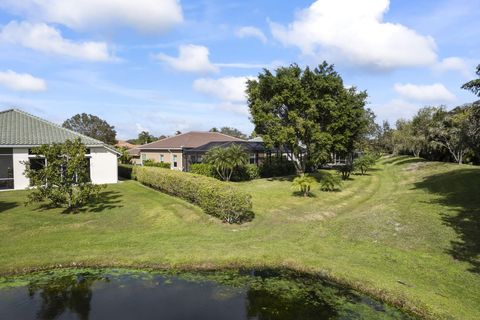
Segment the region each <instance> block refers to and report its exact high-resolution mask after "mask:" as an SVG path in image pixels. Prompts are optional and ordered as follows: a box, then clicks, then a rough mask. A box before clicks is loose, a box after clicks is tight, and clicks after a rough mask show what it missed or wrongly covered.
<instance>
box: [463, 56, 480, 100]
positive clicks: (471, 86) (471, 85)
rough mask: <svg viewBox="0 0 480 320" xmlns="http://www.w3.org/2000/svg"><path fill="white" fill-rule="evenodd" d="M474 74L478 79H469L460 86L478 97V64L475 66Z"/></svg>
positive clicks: (479, 70)
mask: <svg viewBox="0 0 480 320" xmlns="http://www.w3.org/2000/svg"><path fill="white" fill-rule="evenodd" d="M476 74H477V76H478V79H474V80H471V81H469V82H467V83H465V84H464V85H463V86H462V89H466V90H470V91H472V92H473V93H474V94H476V95H477V96H479V97H480V64H479V65H478V66H477V71H476Z"/></svg>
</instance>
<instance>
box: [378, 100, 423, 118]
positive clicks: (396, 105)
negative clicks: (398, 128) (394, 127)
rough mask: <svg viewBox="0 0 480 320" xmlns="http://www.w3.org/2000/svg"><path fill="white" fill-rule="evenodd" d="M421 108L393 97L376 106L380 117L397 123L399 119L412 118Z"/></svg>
mask: <svg viewBox="0 0 480 320" xmlns="http://www.w3.org/2000/svg"><path fill="white" fill-rule="evenodd" d="M419 109H420V107H419V106H417V105H415V104H412V103H410V102H407V101H404V100H402V99H393V100H391V101H389V102H387V103H386V104H385V105H383V106H381V107H377V108H375V110H374V111H375V114H376V115H377V116H378V118H379V119H382V120H388V121H389V122H390V124H395V121H396V120H397V119H400V118H403V119H410V118H411V117H412V116H413V115H414V114H415V113H417V111H418V110H419Z"/></svg>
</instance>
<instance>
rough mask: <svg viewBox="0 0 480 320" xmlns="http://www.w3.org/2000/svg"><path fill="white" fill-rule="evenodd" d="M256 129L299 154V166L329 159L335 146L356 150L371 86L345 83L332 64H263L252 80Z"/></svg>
mask: <svg viewBox="0 0 480 320" xmlns="http://www.w3.org/2000/svg"><path fill="white" fill-rule="evenodd" d="M247 96H248V105H249V108H250V113H251V115H252V121H253V123H254V125H255V132H256V133H257V134H259V135H261V136H262V138H263V139H264V142H265V144H266V145H267V147H276V148H279V149H280V150H282V152H283V153H286V154H287V155H288V158H289V159H290V160H293V159H297V160H298V161H295V162H294V163H295V165H296V166H297V170H298V171H299V172H305V171H306V170H310V169H311V168H312V167H316V166H318V165H320V164H323V163H326V162H327V161H328V160H329V159H330V154H331V153H332V152H336V153H348V152H351V151H353V149H354V146H355V142H356V141H357V140H358V139H359V137H360V136H361V135H362V132H363V131H364V127H365V126H366V125H367V124H366V123H365V117H364V114H365V109H364V106H365V101H366V98H367V94H366V92H358V91H357V89H356V88H354V87H351V88H349V89H346V88H345V85H344V83H343V80H342V78H341V77H340V75H339V74H338V73H337V72H336V71H335V70H334V67H333V66H332V65H329V64H327V63H326V62H324V63H323V64H321V65H319V66H318V67H317V68H315V69H314V70H311V69H310V68H308V67H307V68H306V69H304V70H302V69H301V68H300V67H299V66H297V65H291V66H290V67H281V68H278V69H277V70H276V71H275V74H274V73H272V72H271V71H269V70H264V71H263V72H262V73H260V74H259V76H258V80H249V81H248V82H247Z"/></svg>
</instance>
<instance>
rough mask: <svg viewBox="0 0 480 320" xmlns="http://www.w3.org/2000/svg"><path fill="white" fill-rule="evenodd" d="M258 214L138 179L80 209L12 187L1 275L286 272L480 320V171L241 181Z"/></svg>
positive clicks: (419, 166) (433, 314)
mask: <svg viewBox="0 0 480 320" xmlns="http://www.w3.org/2000/svg"><path fill="white" fill-rule="evenodd" d="M236 185H237V186H238V187H239V188H241V189H244V190H246V191H248V192H250V193H251V194H252V196H253V202H254V212H255V219H254V220H253V221H252V222H250V223H247V224H243V225H226V224H223V223H221V222H219V221H218V220H216V219H214V218H212V217H209V216H207V215H205V214H204V213H203V212H202V211H201V210H200V209H199V208H197V207H195V206H193V205H190V204H188V203H186V202H184V201H182V200H179V199H176V198H173V197H170V196H167V195H164V194H161V193H159V192H157V191H154V190H151V189H149V188H146V187H144V186H142V185H140V184H138V183H137V182H134V181H124V182H122V183H119V184H117V185H111V186H108V188H107V189H106V190H105V191H104V194H103V195H104V201H103V202H102V203H99V204H96V205H92V206H91V207H89V208H87V209H86V210H84V212H80V213H78V214H62V211H61V210H59V209H42V208H40V207H39V206H28V207H25V206H24V205H23V203H24V201H25V197H26V192H25V191H14V192H0V234H1V237H0V274H1V273H4V274H5V273H9V272H21V271H22V270H29V269H32V268H36V267H49V266H57V265H59V264H61V265H63V266H66V265H72V264H73V263H75V264H77V265H78V264H82V265H108V266H132V267H141V266H145V267H146V266H151V267H174V268H224V267H262V266H264V267H274V268H283V267H285V268H292V269H297V270H300V271H304V272H314V273H321V274H323V275H325V276H327V277H329V278H331V279H334V280H337V281H338V282H340V283H343V284H347V285H350V286H352V287H355V288H357V289H359V290H362V291H364V292H366V293H370V294H372V295H374V296H376V297H379V298H382V299H385V300H387V301H389V302H391V303H395V304H396V305H403V307H404V308H406V309H408V310H410V311H413V312H416V313H417V314H419V315H422V316H424V317H430V318H445V319H479V318H480V259H479V253H480V168H478V167H472V166H467V165H463V166H459V165H455V164H446V163H434V162H422V161H421V160H420V159H413V158H408V157H392V158H384V159H382V160H381V161H380V162H379V164H378V165H377V166H376V168H375V169H374V170H373V171H371V172H370V173H369V174H368V175H365V176H359V175H355V176H352V179H351V180H349V181H346V182H345V183H344V188H343V190H342V191H341V192H322V191H320V190H318V189H317V190H315V191H314V196H313V197H310V198H304V197H298V196H295V195H293V193H292V190H291V188H290V186H291V181H290V179H288V178H284V179H271V180H267V179H261V180H256V181H252V182H245V183H237V184H236Z"/></svg>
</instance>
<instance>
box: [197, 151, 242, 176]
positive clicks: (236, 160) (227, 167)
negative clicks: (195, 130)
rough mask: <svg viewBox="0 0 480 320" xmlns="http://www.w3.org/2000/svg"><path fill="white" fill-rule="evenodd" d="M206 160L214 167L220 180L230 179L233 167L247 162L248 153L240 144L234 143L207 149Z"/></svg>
mask: <svg viewBox="0 0 480 320" xmlns="http://www.w3.org/2000/svg"><path fill="white" fill-rule="evenodd" d="M206 162H207V163H210V164H211V165H212V166H213V167H214V168H215V170H216V171H217V173H218V175H219V176H220V178H221V179H222V180H224V181H230V179H231V178H232V174H233V171H234V170H235V168H237V167H239V166H243V165H246V164H247V162H248V155H247V153H246V152H245V150H244V149H243V148H242V147H241V146H239V145H235V144H234V145H231V146H229V147H227V148H220V147H216V148H213V149H211V150H209V151H208V152H207V154H206Z"/></svg>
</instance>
